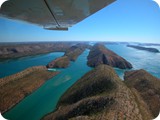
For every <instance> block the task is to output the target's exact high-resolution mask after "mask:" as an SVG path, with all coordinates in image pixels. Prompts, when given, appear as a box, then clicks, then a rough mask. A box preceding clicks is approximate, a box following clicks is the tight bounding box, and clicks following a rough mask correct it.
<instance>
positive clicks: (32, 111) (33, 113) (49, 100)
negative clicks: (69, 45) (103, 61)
mask: <svg viewBox="0 0 160 120" xmlns="http://www.w3.org/2000/svg"><path fill="white" fill-rule="evenodd" d="M88 53H89V50H86V51H85V52H84V53H83V54H82V55H80V56H79V57H78V59H77V60H76V62H72V63H71V64H70V66H69V67H68V68H66V69H59V70H60V71H61V73H60V74H58V75H57V76H55V77H53V78H51V79H50V80H48V81H47V82H46V83H45V84H44V85H42V86H41V87H40V88H39V89H38V90H36V91H35V92H33V93H32V94H31V95H29V96H28V97H26V98H25V99H24V100H22V101H21V102H20V103H19V104H17V105H16V106H15V107H13V108H12V109H11V110H9V111H8V112H6V113H5V114H4V115H3V116H4V117H5V118H6V119H9V120H39V119H40V118H42V117H43V116H44V115H46V114H47V113H49V112H51V111H53V110H54V109H55V108H56V104H57V102H58V100H59V98H60V97H61V95H62V94H63V93H64V92H65V91H66V90H67V89H68V88H69V87H70V86H71V85H72V84H73V83H75V82H76V81H77V80H78V79H79V78H81V77H82V76H83V75H84V74H85V73H86V72H88V71H90V70H91V69H92V68H90V67H88V66H87V64H86V63H87V56H88Z"/></svg>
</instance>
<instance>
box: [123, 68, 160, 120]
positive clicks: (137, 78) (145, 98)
mask: <svg viewBox="0 0 160 120" xmlns="http://www.w3.org/2000/svg"><path fill="white" fill-rule="evenodd" d="M124 80H125V83H126V84H127V86H128V87H129V88H131V90H132V91H133V92H134V93H135V95H137V100H139V106H140V108H141V111H142V112H143V115H144V117H147V115H148V113H151V115H152V117H151V118H149V117H148V119H146V120H151V119H153V118H155V117H157V116H158V114H159V111H160V79H158V78H156V77H154V76H152V75H151V74H149V73H148V72H146V71H145V70H143V69H141V70H134V71H128V72H125V76H124ZM145 111H148V112H145ZM146 113H147V114H146Z"/></svg>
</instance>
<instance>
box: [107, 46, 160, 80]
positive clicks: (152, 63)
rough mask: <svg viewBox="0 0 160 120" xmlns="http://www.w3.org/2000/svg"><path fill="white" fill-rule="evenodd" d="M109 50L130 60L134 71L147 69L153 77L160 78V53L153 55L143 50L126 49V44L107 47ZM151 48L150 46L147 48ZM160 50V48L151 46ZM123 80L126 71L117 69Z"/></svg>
mask: <svg viewBox="0 0 160 120" xmlns="http://www.w3.org/2000/svg"><path fill="white" fill-rule="evenodd" d="M106 47H107V48H109V49H110V50H112V51H114V52H115V53H117V54H118V55H120V56H122V57H123V58H125V59H126V60H128V61H129V62H130V63H131V64H132V65H133V69H132V70H137V69H145V70H146V71H147V72H149V73H151V74H152V75H153V76H155V77H158V78H160V53H152V52H148V51H143V50H137V49H134V48H130V47H126V45H124V44H118V45H106ZM147 47H150V46H147ZM151 47H153V48H157V49H159V50H160V46H151ZM115 70H116V72H117V73H118V74H119V76H120V77H121V78H123V73H124V71H126V70H121V69H117V68H116V69H115Z"/></svg>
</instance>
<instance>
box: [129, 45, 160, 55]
mask: <svg viewBox="0 0 160 120" xmlns="http://www.w3.org/2000/svg"><path fill="white" fill-rule="evenodd" d="M127 47H131V48H135V49H138V50H145V51H149V52H154V53H159V52H160V51H159V50H158V49H156V48H148V47H142V46H136V45H127Z"/></svg>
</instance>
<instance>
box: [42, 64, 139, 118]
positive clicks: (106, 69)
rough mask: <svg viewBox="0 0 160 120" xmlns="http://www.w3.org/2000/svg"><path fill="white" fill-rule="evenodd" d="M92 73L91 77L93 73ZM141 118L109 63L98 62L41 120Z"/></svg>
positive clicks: (136, 105)
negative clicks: (53, 109) (100, 63)
mask: <svg viewBox="0 0 160 120" xmlns="http://www.w3.org/2000/svg"><path fill="white" fill-rule="evenodd" d="M93 76H94V77H93ZM68 119H70V120H106V119H108V120H112V119H116V120H124V119H129V120H133V119H134V120H135V119H137V120H142V115H141V111H140V110H139V108H138V104H137V103H136V99H135V96H134V94H133V93H132V92H131V91H130V89H129V88H128V87H127V86H126V85H125V83H124V82H122V80H121V79H120V78H119V77H118V75H117V74H116V73H115V71H114V70H113V68H112V67H110V66H107V65H99V66H97V67H96V68H95V69H93V70H91V71H90V72H88V73H86V74H85V75H84V76H83V77H82V78H81V79H79V80H78V81H77V82H76V83H75V84H74V85H73V86H71V87H70V88H69V89H68V90H67V91H66V92H65V94H64V95H63V96H62V97H61V98H60V100H59V103H58V105H57V110H56V111H55V112H52V113H50V114H48V115H47V116H45V117H44V118H43V120H68Z"/></svg>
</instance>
